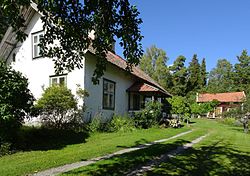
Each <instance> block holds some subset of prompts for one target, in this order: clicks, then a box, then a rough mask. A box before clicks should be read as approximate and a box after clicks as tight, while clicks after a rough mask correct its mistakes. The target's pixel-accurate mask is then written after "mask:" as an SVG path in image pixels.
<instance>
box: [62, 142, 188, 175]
mask: <svg viewBox="0 0 250 176" xmlns="http://www.w3.org/2000/svg"><path fill="white" fill-rule="evenodd" d="M188 142H189V141H185V140H178V141H176V142H174V143H170V144H155V145H152V146H150V147H148V148H145V149H141V150H137V151H133V152H130V153H126V154H122V155H119V156H116V157H112V158H110V159H107V160H104V161H100V162H98V163H96V164H93V165H90V166H87V167H83V168H80V169H77V170H73V171H70V172H67V173H64V174H63V175H92V176H103V175H107V176H118V175H119V176H120V175H126V174H127V173H130V172H131V171H132V170H133V169H135V168H136V167H138V166H140V165H143V164H145V163H147V162H148V161H150V160H152V159H153V158H155V157H157V156H159V155H161V154H163V153H166V152H168V151H171V150H174V149H175V148H176V147H177V146H180V145H183V144H185V143H188ZM137 143H138V144H141V140H140V141H138V142H137Z"/></svg>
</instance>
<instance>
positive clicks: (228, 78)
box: [207, 59, 235, 93]
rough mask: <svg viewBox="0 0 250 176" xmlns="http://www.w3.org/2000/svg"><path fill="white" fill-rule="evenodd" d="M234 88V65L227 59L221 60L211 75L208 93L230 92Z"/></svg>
mask: <svg viewBox="0 0 250 176" xmlns="http://www.w3.org/2000/svg"><path fill="white" fill-rule="evenodd" d="M234 87H235V86H234V84H233V66H232V64H231V63H230V62H229V61H228V60H226V59H219V60H218V61H217V65H216V67H215V68H214V69H212V70H211V72H210V74H209V82H208V88H207V90H208V92H214V93H216V92H217V93H218V92H229V91H233V90H234Z"/></svg>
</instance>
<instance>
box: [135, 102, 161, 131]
mask: <svg viewBox="0 0 250 176" xmlns="http://www.w3.org/2000/svg"><path fill="white" fill-rule="evenodd" d="M161 107H162V104H161V103H160V102H153V101H152V102H148V103H146V105H145V108H144V109H143V110H142V111H140V112H137V113H135V117H134V121H135V126H136V127H137V128H145V129H147V128H150V127H152V126H154V125H157V124H158V123H159V121H160V119H161Z"/></svg>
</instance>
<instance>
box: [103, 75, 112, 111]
mask: <svg viewBox="0 0 250 176" xmlns="http://www.w3.org/2000/svg"><path fill="white" fill-rule="evenodd" d="M103 109H111V110H113V109H115V82H114V81H110V80H108V79H103Z"/></svg>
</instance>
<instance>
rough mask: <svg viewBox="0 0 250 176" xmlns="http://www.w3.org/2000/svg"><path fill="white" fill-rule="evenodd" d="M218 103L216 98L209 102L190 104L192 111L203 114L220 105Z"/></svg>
mask: <svg viewBox="0 0 250 176" xmlns="http://www.w3.org/2000/svg"><path fill="white" fill-rule="evenodd" d="M218 103H219V102H218V101H216V100H213V101H211V102H207V103H193V104H191V106H190V108H191V113H192V114H196V115H203V114H205V113H208V112H210V111H212V110H213V109H214V108H215V107H216V106H217V105H218Z"/></svg>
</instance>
